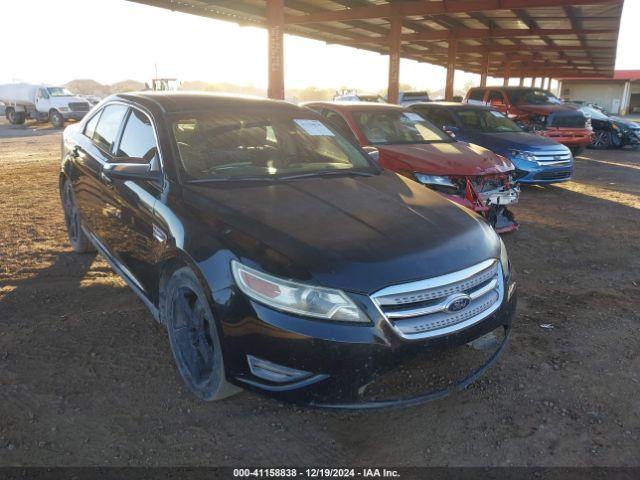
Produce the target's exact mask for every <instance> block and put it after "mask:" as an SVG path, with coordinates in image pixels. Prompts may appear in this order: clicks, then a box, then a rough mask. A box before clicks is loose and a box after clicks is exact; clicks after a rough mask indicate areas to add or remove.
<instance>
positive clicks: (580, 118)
mask: <svg viewBox="0 0 640 480" xmlns="http://www.w3.org/2000/svg"><path fill="white" fill-rule="evenodd" d="M586 122H587V119H586V117H585V116H584V114H583V113H582V112H579V111H566V112H565V111H561V112H553V113H552V114H550V115H549V119H548V121H547V125H548V126H550V127H558V128H585V125H586Z"/></svg>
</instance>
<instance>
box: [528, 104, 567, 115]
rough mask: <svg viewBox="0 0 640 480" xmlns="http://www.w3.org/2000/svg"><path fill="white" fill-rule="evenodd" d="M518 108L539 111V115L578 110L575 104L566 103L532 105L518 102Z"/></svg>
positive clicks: (532, 111) (533, 111)
mask: <svg viewBox="0 0 640 480" xmlns="http://www.w3.org/2000/svg"><path fill="white" fill-rule="evenodd" d="M516 108H518V109H519V110H523V111H525V112H530V113H537V114H539V115H549V114H550V113H553V112H569V111H574V112H576V111H578V108H577V107H575V106H573V105H566V104H557V105H556V104H545V105H532V104H528V103H522V104H520V103H519V104H517V105H516Z"/></svg>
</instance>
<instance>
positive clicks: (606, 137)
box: [591, 130, 611, 150]
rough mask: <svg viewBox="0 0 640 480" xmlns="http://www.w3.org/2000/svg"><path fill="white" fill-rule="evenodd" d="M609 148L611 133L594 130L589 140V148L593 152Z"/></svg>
mask: <svg viewBox="0 0 640 480" xmlns="http://www.w3.org/2000/svg"><path fill="white" fill-rule="evenodd" d="M609 147H611V132H607V131H606V130H596V131H595V132H594V133H593V140H591V148H593V149H595V150H606V149H607V148H609Z"/></svg>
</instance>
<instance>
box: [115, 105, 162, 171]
mask: <svg viewBox="0 0 640 480" xmlns="http://www.w3.org/2000/svg"><path fill="white" fill-rule="evenodd" d="M156 152H157V145H156V138H155V135H154V133H153V126H152V125H151V120H150V119H149V117H147V115H145V114H144V113H142V112H141V111H139V110H137V109H135V108H132V109H131V113H130V114H129V118H128V119H127V123H126V124H125V126H124V130H123V131H122V138H121V139H120V145H119V146H118V151H117V152H116V156H118V157H132V158H141V159H143V160H145V161H146V162H150V161H151V159H152V158H153V156H154V155H155V153H156Z"/></svg>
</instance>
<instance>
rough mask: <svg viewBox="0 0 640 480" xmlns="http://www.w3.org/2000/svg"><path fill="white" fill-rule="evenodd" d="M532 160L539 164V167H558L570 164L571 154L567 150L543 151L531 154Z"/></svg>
mask: <svg viewBox="0 0 640 480" xmlns="http://www.w3.org/2000/svg"><path fill="white" fill-rule="evenodd" d="M532 155H533V160H535V161H536V162H539V163H540V165H541V166H546V165H558V164H563V163H567V164H568V163H571V160H572V157H571V152H569V151H568V150H557V151H549V152H547V151H544V152H536V153H532Z"/></svg>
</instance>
